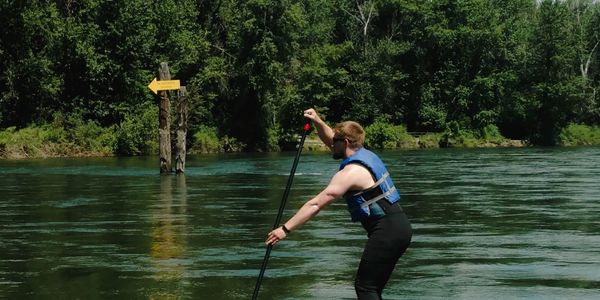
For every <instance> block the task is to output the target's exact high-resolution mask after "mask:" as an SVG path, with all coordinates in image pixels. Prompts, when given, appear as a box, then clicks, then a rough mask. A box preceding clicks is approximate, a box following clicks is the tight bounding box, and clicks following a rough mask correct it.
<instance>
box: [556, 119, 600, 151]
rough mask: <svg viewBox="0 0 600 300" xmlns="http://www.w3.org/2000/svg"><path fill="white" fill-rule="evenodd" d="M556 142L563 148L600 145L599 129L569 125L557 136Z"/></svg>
mask: <svg viewBox="0 0 600 300" xmlns="http://www.w3.org/2000/svg"><path fill="white" fill-rule="evenodd" d="M558 141H559V144H560V145H563V146H578V145H600V128H599V127H593V126H587V125H581V124H569V126H567V127H565V128H563V130H562V131H561V133H560V134H559V136H558Z"/></svg>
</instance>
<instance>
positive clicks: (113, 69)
mask: <svg viewBox="0 0 600 300" xmlns="http://www.w3.org/2000/svg"><path fill="white" fill-rule="evenodd" d="M0 15H2V18H1V19H0V27H1V28H2V31H0V130H3V136H4V139H5V140H6V139H7V136H8V135H9V133H12V134H15V133H17V132H19V131H22V130H25V129H27V128H29V129H31V128H50V127H51V128H62V129H64V131H61V132H59V133H55V134H54V135H55V136H54V139H56V140H59V141H60V140H66V141H77V140H78V139H80V140H81V142H80V144H82V143H88V144H94V143H99V144H98V145H99V146H98V147H100V148H101V147H109V148H110V149H109V150H110V151H113V152H114V153H117V154H140V153H145V152H147V150H144V149H147V148H152V146H151V145H153V144H152V143H153V142H152V141H150V140H153V139H155V137H156V134H155V133H154V131H156V130H157V124H158V113H157V107H156V106H157V99H156V96H155V95H154V94H153V93H151V92H150V91H149V89H148V88H147V85H148V84H149V83H150V81H151V80H152V79H153V78H154V77H156V74H157V69H158V67H159V65H160V62H163V61H164V62H168V63H169V66H170V68H171V75H172V77H173V78H174V79H179V80H181V82H182V84H183V85H185V86H186V87H187V90H188V92H189V93H190V102H191V112H190V121H189V122H190V123H189V136H190V138H191V141H192V143H193V142H194V139H195V138H196V139H203V138H206V136H216V137H217V138H218V139H220V140H221V141H225V143H229V144H232V145H233V144H237V145H241V146H240V147H241V148H243V150H248V151H255V150H272V149H277V147H278V145H279V144H281V143H282V142H283V141H284V140H286V139H288V138H289V136H290V135H291V134H293V133H294V132H298V130H299V128H301V125H302V123H303V122H304V121H303V120H302V111H303V110H304V109H306V108H309V107H315V108H317V110H318V111H319V112H321V114H322V115H323V116H324V117H325V119H326V120H327V121H329V122H337V121H340V120H345V119H354V120H357V121H359V122H361V123H363V124H364V125H366V126H368V125H371V124H375V123H377V124H389V125H393V126H401V127H403V128H404V129H405V130H407V131H409V132H440V133H441V132H449V131H450V132H459V131H461V130H465V131H470V132H486V131H490V130H491V131H497V132H499V133H500V134H501V135H502V136H504V137H508V138H511V139H525V140H528V141H530V142H531V143H533V144H538V145H553V144H556V143H557V139H558V137H559V135H560V134H561V132H563V130H564V129H565V128H567V127H568V126H570V125H577V126H584V127H585V126H588V127H590V128H596V129H597V126H598V125H599V124H600V32H599V31H600V1H594V0H563V1H558V0H554V1H553V0H504V1H492V0H429V1H426V0H302V1H294V0H164V1H142V0H54V1H49V0H46V1H25V0H24V1H1V2H0ZM44 126H49V127H44ZM82 128H83V129H82ZM62 129H61V130H62ZM47 135H49V136H51V137H50V138H52V136H53V134H47ZM85 136H88V137H90V136H91V137H93V139H92V140H89V139H88V140H85V138H84V137H85ZM1 138H2V135H0V139H1ZM84 140H85V141H84ZM5 144H6V142H5ZM0 146H2V145H0ZM4 147H6V145H4ZM90 147H92V148H93V145H92V146H90Z"/></svg>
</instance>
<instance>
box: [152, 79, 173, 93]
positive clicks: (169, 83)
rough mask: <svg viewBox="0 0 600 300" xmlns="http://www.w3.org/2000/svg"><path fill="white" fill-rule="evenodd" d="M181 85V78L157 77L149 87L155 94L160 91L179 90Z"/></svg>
mask: <svg viewBox="0 0 600 300" xmlns="http://www.w3.org/2000/svg"><path fill="white" fill-rule="evenodd" d="M179 87H180V83H179V80H156V78H154V80H152V82H150V84H149V85H148V88H149V89H150V90H152V92H153V93H155V94H157V93H158V91H164V90H178V89H179Z"/></svg>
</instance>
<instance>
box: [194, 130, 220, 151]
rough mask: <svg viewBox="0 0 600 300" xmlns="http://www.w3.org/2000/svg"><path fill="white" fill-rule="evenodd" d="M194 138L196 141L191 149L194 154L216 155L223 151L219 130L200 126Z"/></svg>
mask: <svg viewBox="0 0 600 300" xmlns="http://www.w3.org/2000/svg"><path fill="white" fill-rule="evenodd" d="M193 137H194V141H193V146H192V149H191V151H192V152H193V153H215V152H220V151H221V143H220V142H219V136H218V134H217V128H215V127H208V126H199V127H198V128H197V129H196V132H195V133H194V135H193Z"/></svg>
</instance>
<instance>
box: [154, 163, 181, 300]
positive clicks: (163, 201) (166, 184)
mask: <svg viewBox="0 0 600 300" xmlns="http://www.w3.org/2000/svg"><path fill="white" fill-rule="evenodd" d="M175 180H176V183H175V187H173V176H165V175H162V176H160V194H159V196H158V198H157V199H155V203H154V204H153V205H151V210H152V212H151V226H152V229H151V236H152V242H151V246H150V256H151V257H152V260H151V263H152V269H153V270H154V271H153V273H152V274H153V275H152V278H153V279H154V280H155V281H156V283H157V284H156V287H157V288H154V289H152V291H151V293H150V295H149V298H150V299H176V298H179V297H180V296H181V295H184V294H185V290H186V288H187V285H186V282H185V278H187V277H189V276H188V275H187V273H188V265H187V263H186V255H187V251H188V242H187V236H188V226H189V225H188V223H187V186H186V179H185V174H178V175H176V177H175Z"/></svg>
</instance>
